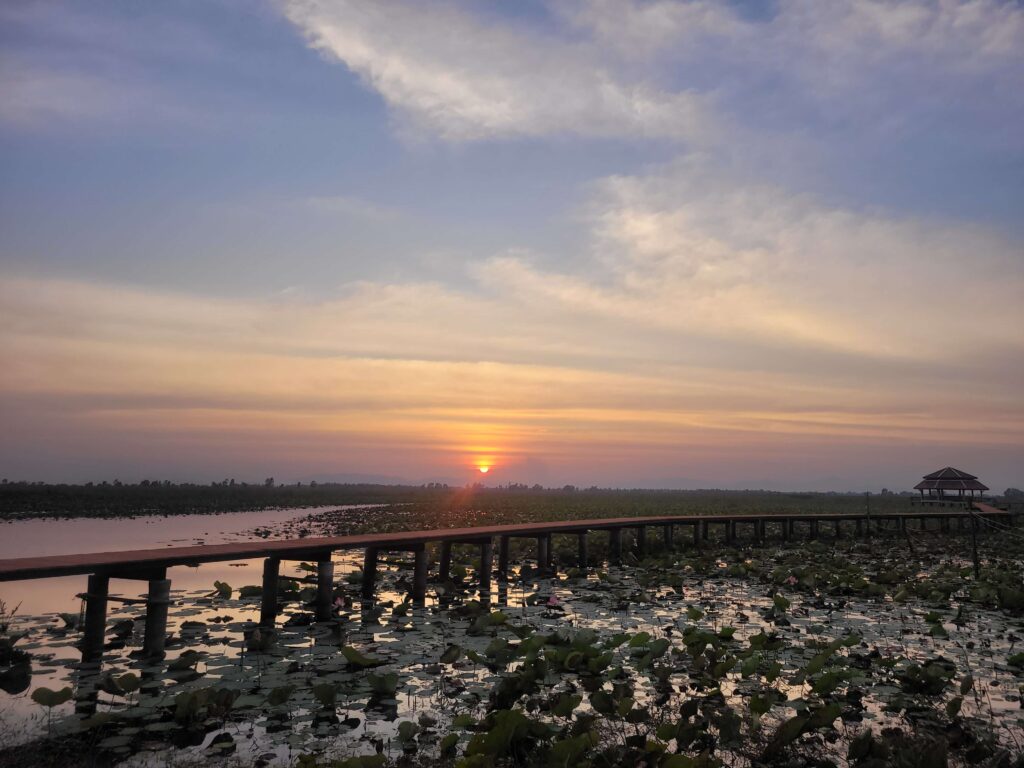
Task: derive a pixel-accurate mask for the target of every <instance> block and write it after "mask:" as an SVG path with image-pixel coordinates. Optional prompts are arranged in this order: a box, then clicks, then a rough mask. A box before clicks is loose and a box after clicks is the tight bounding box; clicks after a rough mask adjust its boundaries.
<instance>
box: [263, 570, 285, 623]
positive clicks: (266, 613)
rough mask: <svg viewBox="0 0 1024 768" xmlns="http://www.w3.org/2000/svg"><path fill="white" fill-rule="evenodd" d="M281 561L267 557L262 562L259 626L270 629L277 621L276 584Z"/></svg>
mask: <svg viewBox="0 0 1024 768" xmlns="http://www.w3.org/2000/svg"><path fill="white" fill-rule="evenodd" d="M280 567H281V561H280V560H278V559H277V558H276V557H268V558H267V559H266V560H264V561H263V596H262V598H261V602H260V626H261V627H272V626H274V622H275V621H276V620H277V583H278V571H279V569H280Z"/></svg>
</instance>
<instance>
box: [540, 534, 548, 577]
mask: <svg viewBox="0 0 1024 768" xmlns="http://www.w3.org/2000/svg"><path fill="white" fill-rule="evenodd" d="M550 559H551V537H550V536H538V537H537V568H539V569H540V570H542V571H543V570H546V569H547V567H548V562H549V561H550Z"/></svg>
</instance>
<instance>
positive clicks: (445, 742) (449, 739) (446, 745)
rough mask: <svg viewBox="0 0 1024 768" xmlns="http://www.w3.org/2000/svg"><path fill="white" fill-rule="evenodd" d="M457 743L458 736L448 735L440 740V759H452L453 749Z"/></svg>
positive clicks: (455, 734) (454, 734)
mask: <svg viewBox="0 0 1024 768" xmlns="http://www.w3.org/2000/svg"><path fill="white" fill-rule="evenodd" d="M458 743H459V734H457V733H449V734H448V735H447V736H445V737H444V738H443V739H441V744H440V747H441V757H452V756H453V755H454V754H455V747H456V745H457V744H458Z"/></svg>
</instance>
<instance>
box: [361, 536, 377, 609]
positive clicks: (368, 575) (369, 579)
mask: <svg viewBox="0 0 1024 768" xmlns="http://www.w3.org/2000/svg"><path fill="white" fill-rule="evenodd" d="M376 585H377V550H376V549H374V548H373V547H367V548H366V555H365V556H364V558H363V591H362V594H363V599H364V600H372V599H373V589H374V587H375V586H376Z"/></svg>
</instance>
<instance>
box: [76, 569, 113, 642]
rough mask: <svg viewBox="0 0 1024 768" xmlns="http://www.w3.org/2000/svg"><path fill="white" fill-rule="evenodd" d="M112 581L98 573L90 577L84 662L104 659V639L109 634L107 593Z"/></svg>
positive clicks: (84, 634)
mask: <svg viewBox="0 0 1024 768" xmlns="http://www.w3.org/2000/svg"><path fill="white" fill-rule="evenodd" d="M109 588H110V579H109V578H108V577H107V576H102V575H100V574H98V573H94V574H91V575H90V576H89V584H88V587H87V588H86V594H87V595H88V597H86V599H85V627H84V629H83V632H82V661H99V660H100V659H101V658H102V657H103V639H104V637H105V635H106V632H107V592H108V590H109Z"/></svg>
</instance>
